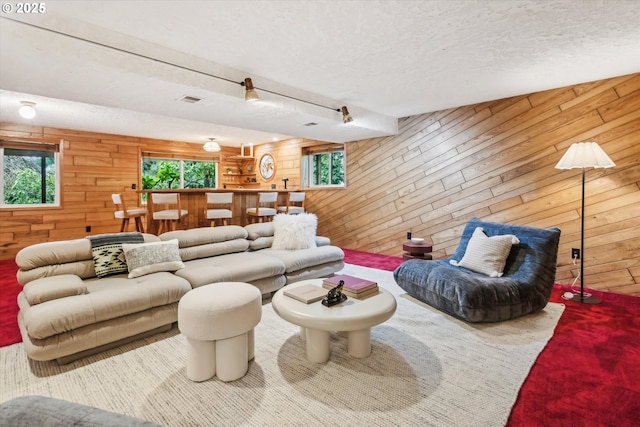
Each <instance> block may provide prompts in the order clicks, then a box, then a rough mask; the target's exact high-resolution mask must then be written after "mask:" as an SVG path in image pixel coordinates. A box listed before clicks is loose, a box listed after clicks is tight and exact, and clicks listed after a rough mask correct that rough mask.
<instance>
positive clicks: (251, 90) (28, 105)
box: [6, 18, 353, 151]
mask: <svg viewBox="0 0 640 427" xmlns="http://www.w3.org/2000/svg"><path fill="white" fill-rule="evenodd" d="M6 19H9V20H11V21H14V22H17V23H20V24H23V25H27V26H30V27H34V28H38V29H40V30H43V31H47V32H49V33H52V34H57V35H61V36H65V37H69V38H72V39H75V40H80V41H83V42H86V43H90V44H93V45H97V46H100V47H102V48H107V49H112V50H114V51H118V52H120V53H126V54H129V55H133V56H136V57H138V58H143V59H147V60H150V61H154V62H156V63H160V64H165V65H169V66H172V67H176V68H179V69H182V70H185V71H190V72H193V73H197V74H201V75H204V76H208V77H213V78H215V79H218V80H223V81H226V82H229V83H233V84H238V81H237V80H232V79H229V78H226V77H222V76H216V75H215V74H211V73H208V72H205V71H201V70H197V69H194V68H190V67H186V66H184V65H180V64H176V63H173V62H168V61H164V60H161V59H158V58H153V57H151V56H146V55H141V54H138V53H135V52H131V51H128V50H125V49H121V48H117V47H114V46H110V45H108V44H104V43H97V42H95V41H93V40H89V39H85V38H82V37H78V36H73V35H71V34H67V33H64V32H61V31H55V30H51V29H48V28H44V27H40V26H38V25H34V24H29V23H26V22H22V21H18V20H14V19H11V18H6ZM240 85H241V86H244V87H245V94H244V99H245V101H257V100H259V99H260V97H259V96H258V92H257V91H256V89H258V90H261V91H264V92H268V93H271V94H274V95H278V96H282V97H284V98H289V99H292V100H294V101H299V102H304V103H305V104H310V105H315V106H317V107H322V108H327V109H329V110H333V111H337V112H339V113H340V112H341V113H342V121H343V123H349V122H352V121H353V117H351V114H349V110H347V107H346V106H343V107H342V108H338V109H336V108H333V107H327V106H326V105H321V104H316V103H315V102H310V101H305V100H304V99H300V98H296V97H293V96H289V95H285V94H282V93H278V92H273V91H270V90H267V89H263V88H256V87H254V86H253V82H252V81H251V78H249V77H247V78H245V79H244V81H243V82H240ZM188 101H190V100H188ZM193 102H197V101H193ZM35 105H36V104H35V102H27V101H23V102H22V107H21V108H20V114H21V115H22V116H23V117H26V118H33V117H35V115H36V112H35V109H34V108H33V107H34V106H35ZM210 142H212V143H213V141H210ZM213 144H215V145H209V143H207V144H205V146H211V147H215V146H217V147H218V150H215V151H219V146H218V144H217V143H213Z"/></svg>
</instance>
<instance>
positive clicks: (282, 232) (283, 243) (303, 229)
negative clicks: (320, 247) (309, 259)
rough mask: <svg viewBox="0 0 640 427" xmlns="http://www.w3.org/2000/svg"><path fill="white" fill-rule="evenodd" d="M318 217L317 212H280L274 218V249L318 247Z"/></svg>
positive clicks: (272, 246)
mask: <svg viewBox="0 0 640 427" xmlns="http://www.w3.org/2000/svg"><path fill="white" fill-rule="evenodd" d="M317 228H318V217H317V216H316V215H315V214H310V213H301V214H298V215H288V214H278V215H276V216H275V218H273V244H272V245H271V248H272V249H284V250H296V249H308V248H315V247H316V230H317Z"/></svg>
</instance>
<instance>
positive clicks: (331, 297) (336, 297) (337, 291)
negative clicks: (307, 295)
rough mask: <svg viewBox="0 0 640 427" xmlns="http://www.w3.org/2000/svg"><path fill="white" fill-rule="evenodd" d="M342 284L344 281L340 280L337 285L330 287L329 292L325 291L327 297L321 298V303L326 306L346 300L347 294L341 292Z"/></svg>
mask: <svg viewBox="0 0 640 427" xmlns="http://www.w3.org/2000/svg"><path fill="white" fill-rule="evenodd" d="M343 286H344V281H343V280H340V281H339V282H338V286H336V287H334V288H331V289H330V290H329V293H327V297H326V298H325V299H323V300H322V305H325V306H327V307H331V306H332V305H336V304H340V303H341V302H344V301H346V300H347V296H346V295H345V294H343V293H342V287H343Z"/></svg>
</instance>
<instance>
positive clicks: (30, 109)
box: [18, 101, 36, 119]
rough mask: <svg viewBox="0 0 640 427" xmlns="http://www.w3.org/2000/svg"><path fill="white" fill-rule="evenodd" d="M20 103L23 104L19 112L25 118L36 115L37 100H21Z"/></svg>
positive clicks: (31, 117)
mask: <svg viewBox="0 0 640 427" xmlns="http://www.w3.org/2000/svg"><path fill="white" fill-rule="evenodd" d="M20 104H22V107H20V109H19V110H18V113H19V114H20V115H21V116H22V117H24V118H25V119H33V118H34V117H35V116H36V109H35V108H34V107H35V106H36V103H35V102H29V101H20Z"/></svg>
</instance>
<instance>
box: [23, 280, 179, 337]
mask: <svg viewBox="0 0 640 427" xmlns="http://www.w3.org/2000/svg"><path fill="white" fill-rule="evenodd" d="M84 283H85V285H86V286H87V291H88V292H87V293H86V294H83V295H77V296H70V297H65V298H59V299H55V300H51V301H48V302H47V303H46V304H37V305H33V306H32V305H30V304H29V302H28V301H27V299H26V297H25V295H24V292H21V293H20V294H19V295H18V305H19V306H20V313H21V316H22V319H23V323H24V326H25V329H26V331H27V333H28V334H29V336H30V337H31V338H34V339H44V338H47V337H51V336H54V335H57V334H62V333H65V332H69V331H73V330H75V329H79V328H81V327H83V326H87V325H93V324H95V323H98V322H102V321H106V320H110V319H116V318H119V317H123V316H126V315H129V314H133V313H138V312H141V311H145V310H148V309H151V308H154V307H159V306H164V305H167V304H171V303H177V302H178V301H179V300H180V298H181V297H182V295H184V294H186V293H187V292H188V291H189V290H190V289H191V286H190V285H189V282H187V281H186V280H184V279H183V278H181V277H178V276H176V275H174V274H172V273H167V272H161V273H153V274H150V275H146V276H142V277H136V278H134V279H129V278H127V276H126V275H115V276H110V277H106V278H104V279H98V278H93V279H87V280H85V281H84Z"/></svg>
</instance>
